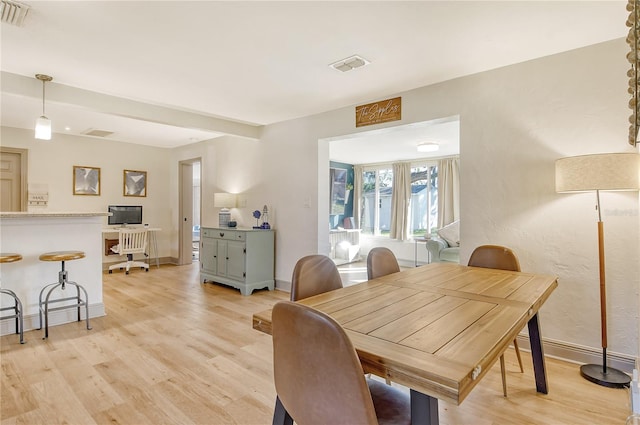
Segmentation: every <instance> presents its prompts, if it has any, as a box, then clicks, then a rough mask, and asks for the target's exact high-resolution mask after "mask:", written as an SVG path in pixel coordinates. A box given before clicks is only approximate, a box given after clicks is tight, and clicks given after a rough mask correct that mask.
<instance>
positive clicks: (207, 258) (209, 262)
mask: <svg viewBox="0 0 640 425" xmlns="http://www.w3.org/2000/svg"><path fill="white" fill-rule="evenodd" d="M201 239H202V250H201V252H200V267H201V268H202V271H205V272H207V273H210V274H216V273H218V240H217V239H214V238H206V237H201Z"/></svg>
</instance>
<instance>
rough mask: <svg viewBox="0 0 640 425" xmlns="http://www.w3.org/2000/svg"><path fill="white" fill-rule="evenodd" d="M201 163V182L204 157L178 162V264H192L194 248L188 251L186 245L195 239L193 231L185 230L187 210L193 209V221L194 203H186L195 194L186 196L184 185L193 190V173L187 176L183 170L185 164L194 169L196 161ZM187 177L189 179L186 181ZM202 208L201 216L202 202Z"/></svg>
mask: <svg viewBox="0 0 640 425" xmlns="http://www.w3.org/2000/svg"><path fill="white" fill-rule="evenodd" d="M197 162H199V163H200V182H202V159H201V158H200V157H198V158H191V159H186V160H183V161H179V162H178V190H179V195H178V198H179V205H180V207H179V212H178V214H179V217H178V221H179V225H178V264H179V265H186V264H191V263H192V255H193V253H192V250H191V249H189V250H188V252H186V250H185V249H184V246H186V244H187V240H188V242H189V246H191V244H192V241H193V233H192V231H189V232H186V231H185V230H184V219H185V212H187V211H191V223H193V205H186V200H187V199H190V200H191V202H193V195H191V196H185V194H184V193H183V192H184V187H185V186H184V185H185V184H189V187H190V188H191V190H192V191H193V173H191V175H189V176H187V177H185V175H184V172H183V167H184V166H189V167H190V168H191V169H193V164H194V163H197ZM185 178H186V179H187V181H185ZM200 199H202V184H200ZM199 208H200V217H202V202H201V203H200V205H199Z"/></svg>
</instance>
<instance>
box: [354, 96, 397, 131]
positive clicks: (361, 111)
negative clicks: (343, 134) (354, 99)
mask: <svg viewBox="0 0 640 425" xmlns="http://www.w3.org/2000/svg"><path fill="white" fill-rule="evenodd" d="M401 100H402V98H401V97H395V98H393V99H387V100H381V101H379V102H373V103H369V104H367V105H360V106H356V127H362V126H365V125H372V124H380V123H382V122H389V121H398V120H400V119H402V102H401Z"/></svg>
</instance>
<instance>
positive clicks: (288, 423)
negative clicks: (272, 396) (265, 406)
mask: <svg viewBox="0 0 640 425" xmlns="http://www.w3.org/2000/svg"><path fill="white" fill-rule="evenodd" d="M273 425H293V418H291V416H290V415H289V412H287V410H286V409H285V408H284V406H283V405H282V402H281V401H280V397H276V407H275V409H274V411H273Z"/></svg>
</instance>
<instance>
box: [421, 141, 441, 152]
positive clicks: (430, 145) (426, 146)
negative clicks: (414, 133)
mask: <svg viewBox="0 0 640 425" xmlns="http://www.w3.org/2000/svg"><path fill="white" fill-rule="evenodd" d="M438 149H440V145H439V144H437V143H435V142H423V143H418V152H436V151H437V150H438Z"/></svg>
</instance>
